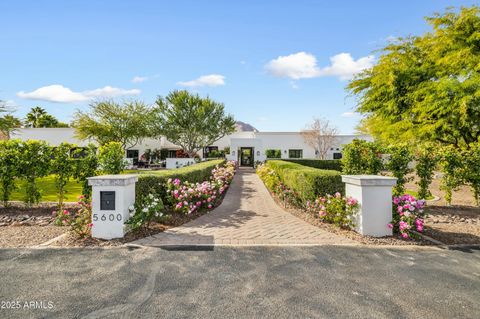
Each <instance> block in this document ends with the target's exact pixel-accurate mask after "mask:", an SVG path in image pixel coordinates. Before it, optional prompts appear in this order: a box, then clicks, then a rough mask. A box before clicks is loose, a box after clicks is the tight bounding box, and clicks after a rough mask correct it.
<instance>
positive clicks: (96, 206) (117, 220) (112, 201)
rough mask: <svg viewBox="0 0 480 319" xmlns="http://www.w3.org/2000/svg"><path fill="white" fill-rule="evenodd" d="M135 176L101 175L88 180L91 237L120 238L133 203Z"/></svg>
mask: <svg viewBox="0 0 480 319" xmlns="http://www.w3.org/2000/svg"><path fill="white" fill-rule="evenodd" d="M137 180H138V176H137V175H133V174H131V175H102V176H95V177H89V178H88V185H90V186H92V224H93V226H92V237H95V238H101V239H113V238H122V237H123V236H124V223H125V222H126V221H127V219H128V218H129V216H130V214H129V211H128V207H129V206H130V205H133V204H134V203H135V183H136V182H137Z"/></svg>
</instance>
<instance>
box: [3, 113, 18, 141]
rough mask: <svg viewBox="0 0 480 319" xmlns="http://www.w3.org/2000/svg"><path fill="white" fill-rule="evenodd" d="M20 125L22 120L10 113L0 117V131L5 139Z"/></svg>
mask: <svg viewBox="0 0 480 319" xmlns="http://www.w3.org/2000/svg"><path fill="white" fill-rule="evenodd" d="M21 125H22V121H21V120H20V119H19V118H17V117H15V116H13V115H11V114H7V115H5V116H3V117H0V132H1V133H2V134H3V135H5V137H6V138H7V139H10V137H11V134H12V132H14V131H15V130H16V129H17V128H19V127H20V126H21Z"/></svg>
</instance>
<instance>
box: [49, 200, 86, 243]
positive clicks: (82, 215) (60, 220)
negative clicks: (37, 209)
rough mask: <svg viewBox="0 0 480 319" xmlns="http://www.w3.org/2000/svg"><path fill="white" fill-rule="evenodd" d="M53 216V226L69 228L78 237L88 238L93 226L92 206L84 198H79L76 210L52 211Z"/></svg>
mask: <svg viewBox="0 0 480 319" xmlns="http://www.w3.org/2000/svg"><path fill="white" fill-rule="evenodd" d="M53 214H54V215H55V221H54V223H55V225H58V226H69V227H70V229H71V230H72V231H73V232H74V233H76V234H77V235H79V236H80V237H87V236H90V234H91V229H92V226H93V224H92V205H91V204H90V202H89V201H88V200H87V199H85V197H83V196H80V197H79V201H78V204H77V208H76V209H74V210H70V211H69V210H66V209H65V210H59V211H54V212H53Z"/></svg>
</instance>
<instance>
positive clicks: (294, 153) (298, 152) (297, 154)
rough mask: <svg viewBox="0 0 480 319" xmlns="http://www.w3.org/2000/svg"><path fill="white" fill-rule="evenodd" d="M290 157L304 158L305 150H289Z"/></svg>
mask: <svg viewBox="0 0 480 319" xmlns="http://www.w3.org/2000/svg"><path fill="white" fill-rule="evenodd" d="M288 158H303V150H288Z"/></svg>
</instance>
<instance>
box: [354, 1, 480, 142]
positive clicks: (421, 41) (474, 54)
mask: <svg viewBox="0 0 480 319" xmlns="http://www.w3.org/2000/svg"><path fill="white" fill-rule="evenodd" d="M426 20H427V22H428V23H429V24H430V25H431V26H432V31H431V32H429V33H426V34H424V35H422V36H411V37H407V38H400V39H398V40H397V41H394V42H391V43H389V44H388V45H387V46H386V47H385V48H384V49H383V52H382V55H381V56H380V58H379V59H378V62H377V63H376V65H375V66H374V67H373V68H371V69H368V70H365V71H364V72H362V73H360V74H358V75H357V76H356V77H355V78H354V79H353V80H352V81H351V82H350V83H349V85H348V90H349V91H350V92H351V93H352V94H353V95H355V96H356V97H357V98H358V107H357V111H358V112H360V113H362V114H363V115H365V118H364V120H363V122H362V123H361V127H360V130H362V131H367V132H368V133H370V134H372V135H373V136H375V137H376V138H379V139H382V140H384V141H387V142H393V143H396V142H398V141H405V140H408V141H414V140H419V141H434V142H440V143H443V144H447V145H454V146H455V147H457V148H458V147H461V146H462V145H463V146H467V147H469V144H471V143H473V142H475V141H477V140H478V139H479V138H480V125H478V123H479V122H480V108H479V107H478V105H479V104H480V73H479V72H478V66H479V65H480V47H479V44H478V43H479V39H480V8H479V7H477V6H473V7H470V8H461V9H460V11H459V12H455V11H452V10H448V11H446V12H445V13H443V14H435V15H433V16H432V17H429V18H427V19H426Z"/></svg>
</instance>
